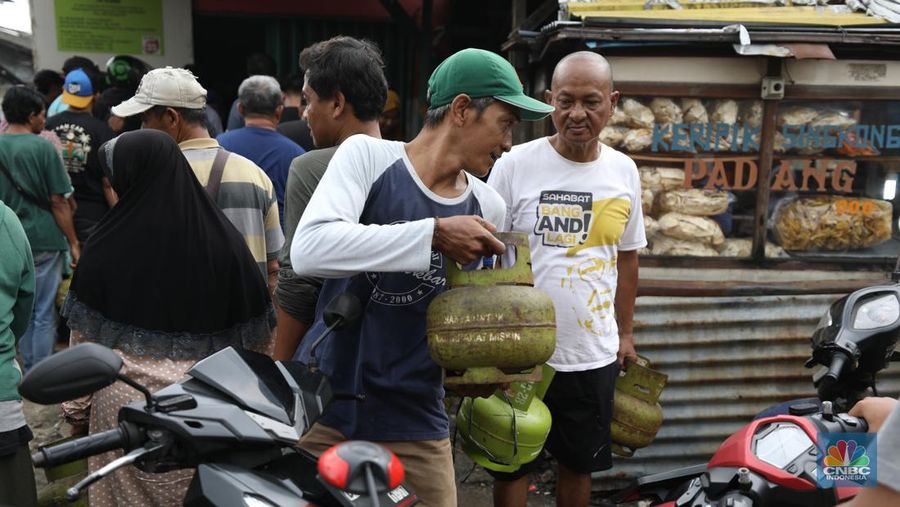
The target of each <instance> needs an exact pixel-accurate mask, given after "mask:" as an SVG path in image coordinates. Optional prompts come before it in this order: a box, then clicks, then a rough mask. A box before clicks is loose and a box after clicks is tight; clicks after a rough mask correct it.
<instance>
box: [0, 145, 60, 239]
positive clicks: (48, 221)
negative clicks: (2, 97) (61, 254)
mask: <svg viewBox="0 0 900 507" xmlns="http://www.w3.org/2000/svg"><path fill="white" fill-rule="evenodd" d="M0 163H2V164H3V165H5V166H6V169H7V170H8V171H9V173H10V175H11V176H12V177H13V179H14V180H15V182H16V184H17V185H19V186H20V187H22V189H23V190H24V191H25V192H27V193H28V194H29V195H31V196H32V197H35V198H37V199H40V200H41V201H42V202H46V205H47V208H48V209H45V208H43V207H41V206H38V205H37V204H35V203H33V202H32V201H31V200H29V199H28V198H26V197H23V196H22V195H21V194H20V193H19V191H18V190H16V187H15V185H13V184H12V182H10V181H9V179H8V178H7V176H6V173H5V172H3V171H0V201H4V202H5V203H6V204H7V206H9V207H10V208H12V210H13V211H15V213H16V215H17V216H18V217H19V221H21V222H22V228H24V229H25V234H26V235H27V236H28V241H30V242H31V250H32V251H33V252H57V251H65V250H68V249H69V242H68V241H67V240H66V237H65V236H64V235H63V233H62V231H61V230H59V227H58V226H57V225H56V221H55V220H53V214H52V213H51V212H50V210H49V207H50V196H51V195H53V194H59V195H68V194H70V193H72V191H73V188H72V182H71V181H70V180H69V175H68V174H66V170H65V168H64V167H63V163H62V159H61V158H60V156H59V153H57V151H56V149H55V148H54V147H53V145H52V144H50V142H49V141H47V140H46V139H42V138H41V137H40V136H37V135H34V134H2V135H0Z"/></svg>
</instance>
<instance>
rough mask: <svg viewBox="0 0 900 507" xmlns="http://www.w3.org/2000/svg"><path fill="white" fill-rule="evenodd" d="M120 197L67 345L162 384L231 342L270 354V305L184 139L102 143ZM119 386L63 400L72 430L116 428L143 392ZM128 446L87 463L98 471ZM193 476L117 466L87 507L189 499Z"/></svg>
mask: <svg viewBox="0 0 900 507" xmlns="http://www.w3.org/2000/svg"><path fill="white" fill-rule="evenodd" d="M100 160H101V166H103V169H104V171H105V172H106V174H107V177H109V179H110V182H111V183H112V186H113V188H114V189H115V191H116V193H117V194H118V195H119V202H118V204H117V205H116V206H115V207H114V208H112V209H111V210H110V211H109V212H108V213H107V214H106V215H105V216H104V217H103V219H102V220H101V221H100V222H99V223H98V224H97V226H96V228H95V230H94V233H93V234H92V235H91V237H90V238H89V239H88V241H87V243H86V244H85V245H84V248H83V253H82V257H81V260H80V261H79V263H78V267H77V269H76V270H75V274H74V277H73V280H72V285H71V288H70V289H69V295H68V297H67V299H66V303H65V305H64V307H63V315H64V316H65V317H67V318H68V325H69V328H70V329H71V330H72V338H71V342H72V343H73V344H75V343H81V342H84V341H91V342H96V343H100V344H102V345H106V346H108V347H111V348H113V349H115V350H116V352H118V353H119V355H121V356H122V357H123V359H124V360H125V367H124V371H123V373H125V374H126V375H127V376H129V377H131V378H133V379H135V380H137V381H138V382H140V383H142V384H143V385H145V386H147V387H148V388H149V389H150V390H151V391H156V390H158V389H160V388H162V387H165V386H166V385H169V384H171V383H173V382H176V381H178V380H180V379H181V377H182V376H183V375H184V372H185V371H186V370H187V369H188V368H190V367H191V366H192V365H193V364H194V363H195V362H196V361H197V360H199V359H202V358H204V357H206V356H208V355H210V354H212V353H213V352H216V351H217V350H220V349H223V348H225V347H228V346H234V347H240V348H246V349H250V350H255V351H258V352H262V353H266V354H269V353H270V352H271V346H272V329H273V328H274V325H275V318H274V309H273V307H272V303H271V301H270V300H269V295H268V291H267V289H266V285H265V281H264V280H263V279H262V278H261V277H260V276H259V269H258V268H257V266H256V262H255V261H254V259H253V257H252V255H251V254H250V251H249V250H248V249H247V246H246V243H245V242H244V240H243V238H242V237H241V235H240V234H239V233H238V232H237V230H236V229H235V228H234V226H232V225H231V223H230V222H229V221H228V219H227V218H226V217H225V216H224V215H223V214H222V212H221V211H220V210H219V209H218V207H216V205H215V204H214V203H213V202H212V201H211V200H210V199H209V197H208V196H207V194H206V191H205V190H204V188H203V187H202V186H201V185H200V183H199V182H198V181H197V178H196V177H195V176H194V172H193V170H192V169H191V167H190V165H189V164H188V162H187V160H186V159H185V158H184V156H183V155H182V154H181V150H180V149H179V148H178V145H176V144H175V142H174V141H173V140H172V139H171V138H170V137H169V136H168V135H166V134H164V133H162V132H159V131H156V130H140V131H135V132H128V133H125V134H122V135H121V136H119V137H117V138H115V139H113V140H112V141H110V142H108V143H107V144H105V145H103V147H101V149H100ZM140 398H141V395H140V393H138V392H137V391H136V390H134V389H132V388H130V387H128V386H125V385H123V384H122V383H116V384H113V385H112V386H110V387H107V388H105V389H103V390H101V391H98V392H96V393H94V395H93V397H92V400H78V401H75V402H69V403H66V404H64V407H63V411H64V413H65V414H66V417H67V419H68V420H69V422H70V423H72V424H73V425H74V426H76V427H78V426H79V425H80V426H81V427H82V428H83V427H84V426H85V425H86V424H88V423H89V427H90V432H91V433H96V432H99V431H104V430H107V429H111V428H113V427H115V425H116V423H117V415H118V410H119V408H120V407H121V406H122V405H123V404H125V403H128V402H130V401H133V400H136V399H140ZM118 455H120V453H106V454H104V455H101V456H98V457H95V458H91V459H90V462H89V468H90V470H91V471H92V472H93V471H94V470H97V469H99V468H100V467H102V466H103V465H105V464H106V463H108V462H110V461H111V460H113V459H115V457H117V456H118ZM192 475H193V472H192V471H178V472H170V473H166V474H144V473H142V472H139V471H137V470H136V469H134V468H131V467H129V469H123V470H119V471H118V472H116V474H115V475H114V476H113V477H112V480H106V481H102V482H100V483H97V484H96V485H94V486H92V488H91V490H90V503H91V505H92V506H93V505H99V506H105V505H109V506H110V507H112V506H114V505H141V504H147V505H170V504H171V505H181V501H182V499H183V497H184V494H185V491H186V488H187V486H188V483H189V482H190V478H191V477H192Z"/></svg>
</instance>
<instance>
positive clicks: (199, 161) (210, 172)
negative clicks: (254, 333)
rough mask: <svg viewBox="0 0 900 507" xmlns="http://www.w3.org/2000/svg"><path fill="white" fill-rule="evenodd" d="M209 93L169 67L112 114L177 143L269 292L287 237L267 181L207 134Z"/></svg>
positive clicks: (190, 76) (147, 77)
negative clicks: (243, 244)
mask: <svg viewBox="0 0 900 507" xmlns="http://www.w3.org/2000/svg"><path fill="white" fill-rule="evenodd" d="M205 108H206V90H205V89H204V88H203V87H202V86H200V83H199V82H197V78H196V77H194V75H193V74H191V73H190V71H188V70H185V69H176V68H172V67H165V68H162V69H154V70H151V71H150V72H148V73H147V74H146V75H144V77H143V79H141V84H140V85H139V86H138V89H137V92H136V93H135V95H134V97H132V98H130V99H128V100H126V101H125V102H122V103H121V104H119V105H118V106H115V107H113V108H112V112H113V114H115V115H117V116H122V117H127V116H132V115H136V114H140V115H141V121H142V125H143V128H152V129H156V130H161V131H163V132H165V133H167V134H169V136H171V137H172V139H174V140H175V142H177V143H179V146H180V147H181V151H182V153H184V156H185V158H187V160H188V162H189V163H190V164H191V168H192V169H193V170H194V174H195V175H196V176H197V179H198V180H199V181H200V184H202V185H204V186H205V187H206V190H207V192H208V193H209V194H210V197H211V198H212V200H213V201H214V202H215V203H216V204H217V205H218V206H219V208H220V209H221V210H222V211H223V212H224V213H225V216H227V217H228V219H229V220H231V223H232V224H234V226H235V228H237V230H238V231H239V232H240V233H241V235H243V236H244V240H245V241H246V242H247V246H248V247H249V248H250V253H252V254H253V258H254V259H256V262H257V265H258V266H259V268H260V272H261V273H262V275H263V277H265V278H266V279H267V280H268V282H269V289H270V291H271V290H272V289H273V288H274V286H275V279H276V277H277V274H278V252H279V250H280V249H281V246H282V244H283V243H284V234H283V233H282V232H281V226H280V224H279V220H278V204H277V202H276V200H275V190H274V188H273V186H272V181H271V180H269V177H268V176H266V174H265V173H264V172H263V170H262V169H260V168H259V166H257V165H256V164H254V163H253V162H251V161H250V160H248V159H246V158H244V157H242V156H240V155H238V154H236V153H230V152H228V151H226V150H224V149H223V148H222V147H221V146H219V143H218V142H216V140H215V139H213V138H211V137H210V136H209V131H208V130H207V128H206V112H205Z"/></svg>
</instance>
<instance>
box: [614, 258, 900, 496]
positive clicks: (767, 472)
mask: <svg viewBox="0 0 900 507" xmlns="http://www.w3.org/2000/svg"><path fill="white" fill-rule="evenodd" d="M898 267H900V262H898ZM893 280H894V283H893V284H890V285H880V286H874V287H867V288H864V289H860V290H857V291H856V292H853V293H852V294H850V295H848V296H845V297H843V298H841V299H840V300H838V301H836V302H835V303H833V304H832V305H831V307H829V309H828V311H827V312H826V313H825V315H824V316H823V317H822V319H821V320H820V321H819V324H818V325H817V326H816V330H815V332H814V333H813V336H812V343H811V345H812V357H811V358H810V359H809V360H808V361H807V362H806V367H807V368H812V367H814V366H816V365H820V366H821V368H820V370H819V371H818V372H816V374H814V375H813V384H814V385H815V387H816V389H817V394H818V397H816V398H809V399H804V400H794V401H790V402H786V403H782V404H780V405H776V406H774V407H771V408H769V409H767V410H766V411H764V412H763V413H762V414H760V415H759V416H757V418H756V419H755V420H754V421H752V422H751V423H749V424H747V425H746V426H744V427H743V428H741V429H740V430H738V431H737V432H736V433H734V434H732V435H731V436H730V437H729V438H728V439H727V440H725V442H724V443H723V444H722V445H721V446H720V447H719V449H718V450H717V451H716V452H715V454H714V455H713V457H712V459H710V460H709V463H706V464H704V465H697V466H693V467H687V468H680V469H677V470H672V471H668V472H663V473H658V474H652V475H648V476H645V477H641V478H639V479H637V480H636V481H635V482H634V483H633V484H632V485H630V486H629V487H627V488H626V489H624V490H622V491H619V492H617V493H616V494H614V495H613V496H612V497H610V498H608V499H607V500H606V502H609V503H608V505H617V504H620V503H627V502H634V501H637V500H650V501H651V504H652V505H661V506H665V507H750V506H798V507H800V506H803V507H805V506H829V505H837V504H839V503H841V502H844V501H846V500H848V499H849V498H851V497H853V496H854V495H855V494H856V493H857V492H858V490H859V487H835V486H833V485H826V486H825V487H822V486H820V485H819V482H818V481H817V474H818V471H819V464H818V459H817V458H818V456H819V452H821V451H820V449H822V446H823V442H820V439H819V435H820V434H821V433H865V432H866V431H867V429H868V426H867V425H866V422H865V421H864V420H862V419H859V418H856V417H851V416H849V415H847V414H846V411H847V410H849V409H850V407H852V406H853V405H854V404H855V403H856V402H857V401H859V400H860V399H862V398H864V397H866V396H869V395H875V396H877V395H878V392H877V389H876V387H875V375H876V374H877V373H878V372H879V371H881V370H882V369H884V368H885V367H887V365H888V363H889V362H890V361H897V360H900V353H898V352H895V350H894V349H895V347H896V344H897V338H898V336H900V283H898V282H900V271H898V270H895V272H894V274H893Z"/></svg>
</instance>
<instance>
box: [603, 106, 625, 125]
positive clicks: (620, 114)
mask: <svg viewBox="0 0 900 507" xmlns="http://www.w3.org/2000/svg"><path fill="white" fill-rule="evenodd" d="M606 125H607V126H609V125H620V126H627V125H628V115H626V114H625V111H622V107H621V106H616V108H615V109H614V110H613V114H612V116H610V117H609V121H608V122H606Z"/></svg>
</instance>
